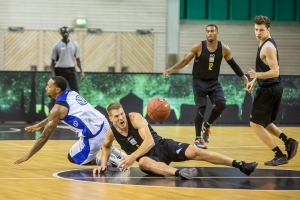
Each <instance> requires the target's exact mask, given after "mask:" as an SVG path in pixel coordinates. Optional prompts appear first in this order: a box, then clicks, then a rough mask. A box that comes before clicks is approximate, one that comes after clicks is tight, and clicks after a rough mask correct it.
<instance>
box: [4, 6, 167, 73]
mask: <svg viewBox="0 0 300 200" xmlns="http://www.w3.org/2000/svg"><path fill="white" fill-rule="evenodd" d="M81 17H82V18H83V17H84V18H87V19H88V28H101V29H102V30H103V31H116V32H135V31H136V30H137V29H152V32H153V33H154V35H155V38H156V41H157V42H159V44H155V47H156V49H155V52H156V55H155V58H156V61H155V62H154V63H156V65H155V66H154V69H155V70H157V71H163V70H164V69H165V66H166V37H165V34H166V23H167V22H166V20H167V0H85V1H82V0H42V1H40V0H1V1H0V30H1V29H7V28H8V27H10V26H21V27H24V29H26V30H29V29H34V30H58V29H59V27H61V26H64V25H65V26H69V27H73V25H74V22H75V19H76V18H81ZM0 42H1V41H0ZM1 44H3V42H2V43H0V45H1ZM0 53H1V52H0ZM0 58H1V57H0ZM0 64H1V63H0ZM0 69H1V67H0Z"/></svg>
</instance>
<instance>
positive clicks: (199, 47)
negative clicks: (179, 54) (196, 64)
mask: <svg viewBox="0 0 300 200" xmlns="http://www.w3.org/2000/svg"><path fill="white" fill-rule="evenodd" d="M191 52H192V53H193V54H194V55H197V56H200V54H201V52H202V43H201V42H200V43H197V44H194V45H193V46H192V48H191Z"/></svg>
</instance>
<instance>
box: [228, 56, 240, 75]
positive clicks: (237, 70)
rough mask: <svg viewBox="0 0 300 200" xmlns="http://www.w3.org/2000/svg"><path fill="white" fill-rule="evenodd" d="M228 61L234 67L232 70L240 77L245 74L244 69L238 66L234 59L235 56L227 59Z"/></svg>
mask: <svg viewBox="0 0 300 200" xmlns="http://www.w3.org/2000/svg"><path fill="white" fill-rule="evenodd" d="M226 62H227V63H228V65H229V66H230V67H231V68H232V70H233V71H234V72H235V74H236V75H238V76H239V77H242V76H244V73H243V71H242V69H241V68H240V67H239V66H238V64H237V63H236V62H235V61H234V60H233V58H232V59H231V60H228V61H226Z"/></svg>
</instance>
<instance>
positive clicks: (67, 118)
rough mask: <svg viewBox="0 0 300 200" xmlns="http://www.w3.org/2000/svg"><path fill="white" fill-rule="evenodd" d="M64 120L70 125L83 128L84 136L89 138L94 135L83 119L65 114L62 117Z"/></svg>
mask: <svg viewBox="0 0 300 200" xmlns="http://www.w3.org/2000/svg"><path fill="white" fill-rule="evenodd" d="M64 121H65V122H66V123H67V124H69V125H70V126H72V127H75V128H78V129H83V130H82V132H83V133H84V136H85V137H88V138H91V137H94V136H95V135H93V134H92V132H91V131H90V130H89V128H88V127H87V126H86V125H85V124H84V123H83V121H82V120H81V119H79V118H78V117H75V116H71V115H66V116H65V117H64Z"/></svg>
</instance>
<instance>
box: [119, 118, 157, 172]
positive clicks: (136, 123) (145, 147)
mask: <svg viewBox="0 0 300 200" xmlns="http://www.w3.org/2000/svg"><path fill="white" fill-rule="evenodd" d="M129 118H130V121H131V123H132V126H133V127H134V128H136V129H137V130H138V132H139V135H140V136H141V138H142V139H143V142H142V144H141V146H139V147H138V149H137V150H136V151H135V152H133V153H132V154H131V155H127V156H124V157H123V158H122V159H121V163H120V167H121V170H122V171H126V170H129V169H130V167H131V166H132V165H133V163H134V162H135V161H136V159H137V158H138V157H141V156H142V155H144V154H145V153H147V152H148V151H149V150H150V149H151V148H152V147H153V146H154V145H155V143H154V140H153V137H152V135H151V133H150V130H149V127H148V122H147V121H146V119H145V118H143V116H142V115H141V114H140V113H130V114H129Z"/></svg>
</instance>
